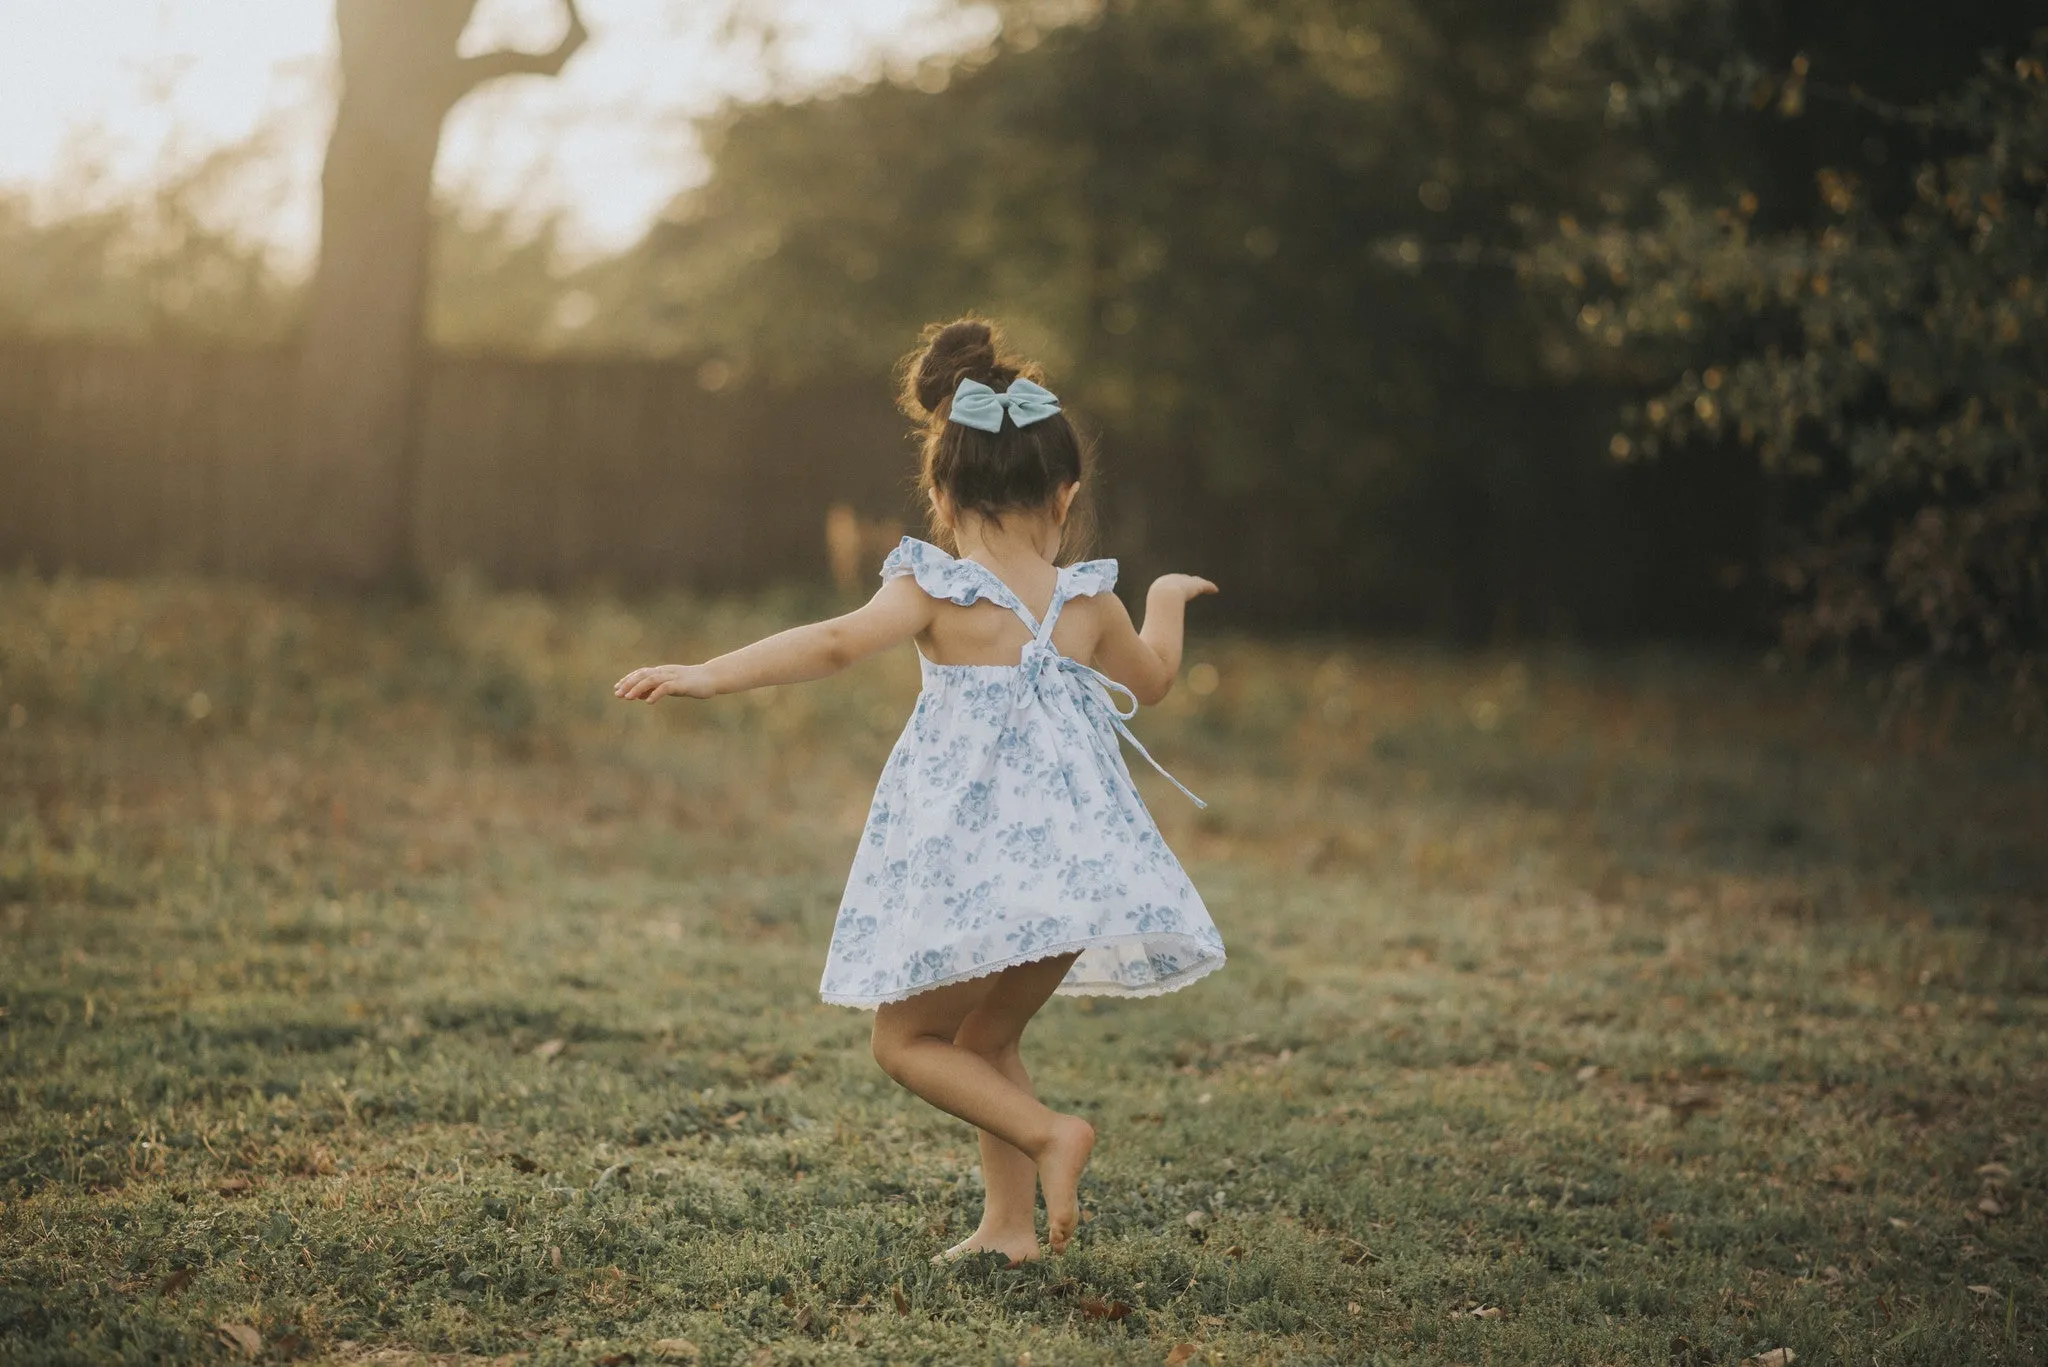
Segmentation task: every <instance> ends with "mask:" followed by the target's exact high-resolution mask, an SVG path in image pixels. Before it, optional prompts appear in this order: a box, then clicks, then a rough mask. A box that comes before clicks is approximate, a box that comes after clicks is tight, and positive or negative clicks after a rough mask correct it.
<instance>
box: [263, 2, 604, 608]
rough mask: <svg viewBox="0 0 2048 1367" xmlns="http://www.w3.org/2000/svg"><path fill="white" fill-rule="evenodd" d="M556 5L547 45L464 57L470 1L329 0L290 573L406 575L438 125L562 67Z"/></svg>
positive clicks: (564, 57)
mask: <svg viewBox="0 0 2048 1367" xmlns="http://www.w3.org/2000/svg"><path fill="white" fill-rule="evenodd" d="M562 6H563V10H564V12H565V14H566V17H567V21H568V28H567V31H566V32H565V33H564V35H563V37H562V40H561V42H560V43H558V44H557V45H556V46H555V47H554V48H553V50H551V51H548V52H540V53H532V52H517V51H499V52H491V53H486V54H483V55H480V56H475V57H463V56H461V55H459V53H458V51H457V44H458V43H459V41H460V40H461V37H462V32H463V30H464V28H466V27H467V26H468V24H469V19H470V15H471V13H472V12H473V11H474V9H475V8H476V0H336V6H335V18H336V24H337V28H338V30H339V34H340V43H341V75H342V93H341V103H340V107H339V109H338V110H337V111H336V114H335V121H334V132H333V134H332V136H331V138H330V140H329V142H328V149H327V163H326V169H325V171H324V173H323V175H322V179H321V218H320V260H319V265H318V267H317V268H316V270H315V272H314V276H313V282H312V286H311V289H310V292H309V295H308V299H307V305H306V321H305V327H304V333H303V337H302V341H301V352H300V361H299V374H298V394H297V408H298V436H297V443H296V450H295V453H294V456H295V460H294V465H293V470H292V476H293V479H294V481H295V490H294V492H295V497H294V499H293V506H292V507H291V509H290V510H289V512H290V515H292V516H293V517H294V518H295V519H296V526H295V529H294V530H295V534H294V535H291V536H288V537H286V538H283V539H282V542H281V544H283V545H286V546H288V547H290V548H291V549H290V552H289V553H290V555H291V556H292V560H293V563H291V564H290V565H288V566H284V567H281V568H284V569H285V570H286V571H287V572H288V573H292V574H295V575H296V576H298V577H301V578H305V579H311V580H316V581H325V582H335V583H343V584H356V585H363V584H374V583H381V582H389V581H391V580H393V579H396V578H400V577H403V576H405V575H407V574H408V573H409V572H410V570H411V565H410V563H409V561H410V540H411V538H410V535H409V526H408V511H407V510H408V508H409V503H410V497H411V493H412V472H411V470H410V468H409V466H410V462H409V449H410V443H409V440H408V437H409V430H410V427H411V421H412V404H413V384H414V378H415V376H416V374H417V372H418V368H419V354H420V347H421V342H422V337H421V333H422V319H423V314H424V310H425V307H426V290H427V282H428V275H429V260H428V257H429V248H430V245H431V241H432V236H433V211H432V206H433V174H434V161H435V157H436V155H437V153H438V151H439V148H440V141H441V128H442V124H443V122H444V121H445V119H446V118H447V115H448V113H449V111H450V110H452V109H453V108H454V107H455V105H456V104H457V103H458V102H459V101H460V100H461V99H462V98H463V97H464V96H465V95H467V94H468V93H469V92H470V91H472V90H474V89H476V88H477V87H478V86H480V85H483V84H485V83H486V82H489V81H493V80H497V79H499V78H501V77H505V76H516V75H542V76H553V75H556V74H558V73H559V72H560V71H561V70H562V68H563V66H564V65H565V64H566V63H567V62H568V60H569V58H570V57H572V56H573V55H574V54H575V52H576V51H577V49H578V48H580V47H581V46H582V45H583V42H584V40H585V37H586V36H587V35H586V31H585V29H584V27H583V20H582V16H581V15H580V14H579V13H578V11H577V7H576V0H562Z"/></svg>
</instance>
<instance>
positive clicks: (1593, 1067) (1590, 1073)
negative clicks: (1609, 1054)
mask: <svg viewBox="0 0 2048 1367" xmlns="http://www.w3.org/2000/svg"><path fill="white" fill-rule="evenodd" d="M1572 1076H1573V1077H1575V1078H1577V1079H1578V1080H1579V1081H1581V1082H1591V1081H1592V1080H1593V1079H1594V1078H1596V1077H1598V1076H1600V1065H1599V1064H1597V1063H1589V1064H1587V1065H1586V1066H1585V1067H1583V1068H1581V1069H1579V1071H1578V1072H1576V1073H1573V1074H1572Z"/></svg>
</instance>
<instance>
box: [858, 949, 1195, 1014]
mask: <svg viewBox="0 0 2048 1367" xmlns="http://www.w3.org/2000/svg"><path fill="white" fill-rule="evenodd" d="M1164 938H1167V937H1165V936H1159V935H1109V936H1104V937H1103V938H1101V939H1099V940H1076V941H1071V942H1069V943H1067V944H1064V945H1059V946H1057V947H1055V948H1053V949H1049V950H1046V951H1045V952H1044V953H1042V954H1022V955H1019V956H1018V957H1016V958H1014V959H1005V960H1003V961H1002V962H1000V963H992V964H976V965H975V966H974V967H973V968H971V969H969V970H968V971H966V972H964V973H955V974H952V975H950V976H949V977H944V978H941V979H939V980H938V981H937V982H929V983H921V984H919V985H918V986H916V987H913V988H909V989H907V990H905V991H902V992H891V993H888V994H887V995H885V996H880V997H863V996H855V995H852V994H849V993H844V992H826V991H824V990H822V989H820V990H819V992H818V999H819V1000H820V1001H822V1002H824V1003H825V1004H826V1005H828V1006H851V1007H858V1008H861V1009H864V1010H868V1011H872V1010H874V1009H875V1008H876V1007H878V1006H890V1005H893V1004H894V1003H896V1002H903V1001H909V1000H910V999H911V998H912V997H919V996H923V995H924V994H925V993H927V992H932V991H936V990H937V989H939V988H941V987H954V986H957V985H959V984H960V983H967V982H973V981H974V980H975V979H976V978H989V977H993V976H995V975H996V974H998V973H1002V972H1006V971H1008V970H1009V969H1012V968H1017V967H1020V966H1022V965H1024V964H1035V963H1040V962H1043V961H1044V960H1046V959H1057V958H1059V957H1060V956H1061V955H1062V954H1072V953H1073V952H1074V951H1076V950H1089V949H1107V948H1109V947H1110V946H1112V945H1121V944H1129V943H1131V942H1132V941H1143V940H1158V939H1164ZM1225 962H1226V956H1225V955H1224V954H1223V953H1222V952H1221V951H1218V952H1216V953H1214V954H1213V955H1212V956H1211V957H1209V958H1205V959H1198V960H1196V961H1195V962H1194V963H1192V964H1190V965H1188V966H1187V967H1186V968H1184V969H1182V970H1181V971H1180V972H1178V973H1176V974H1174V975H1173V976H1172V977H1170V978H1162V979H1160V980H1159V981H1158V982H1153V983H1141V984H1137V985H1133V986H1127V985H1125V984H1123V983H1112V982H1087V983H1075V984H1074V985H1073V986H1071V987H1069V986H1067V985H1066V984H1065V983H1062V984H1061V985H1060V986H1058V987H1056V988H1054V989H1053V995H1054V996H1055V997H1163V996H1165V995H1166V994H1167V993H1169V992H1178V991H1180V990H1181V989H1182V988H1183V987H1186V986H1187V985H1188V984H1189V983H1192V982H1195V981H1196V980H1198V979H1201V978H1206V977H1208V976H1209V975H1210V974H1211V973H1214V972H1215V971H1216V970H1217V969H1219V968H1221V967H1223V965H1224V963H1225Z"/></svg>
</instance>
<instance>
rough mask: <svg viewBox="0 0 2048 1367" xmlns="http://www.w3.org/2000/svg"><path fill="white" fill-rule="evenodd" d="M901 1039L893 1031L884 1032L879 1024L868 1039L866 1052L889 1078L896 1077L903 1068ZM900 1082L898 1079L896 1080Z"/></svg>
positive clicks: (902, 1042) (902, 1041)
mask: <svg viewBox="0 0 2048 1367" xmlns="http://www.w3.org/2000/svg"><path fill="white" fill-rule="evenodd" d="M903 1045H904V1040H903V1037H902V1036H901V1035H900V1034H898V1033H897V1032H896V1031H894V1030H885V1029H883V1028H882V1026H881V1025H880V1023H877V1024H876V1026H875V1030H874V1033H873V1034H871V1035H870V1036H869V1037H868V1051H869V1052H870V1053H872V1054H873V1055H874V1056H875V1062H876V1064H877V1065H879V1066H880V1068H881V1070H882V1071H883V1072H885V1073H887V1074H888V1075H889V1076H890V1077H892V1078H894V1077H897V1074H898V1072H899V1070H900V1069H901V1068H902V1066H903ZM898 1080H899V1081H900V1080H901V1079H900V1078H899V1079H898Z"/></svg>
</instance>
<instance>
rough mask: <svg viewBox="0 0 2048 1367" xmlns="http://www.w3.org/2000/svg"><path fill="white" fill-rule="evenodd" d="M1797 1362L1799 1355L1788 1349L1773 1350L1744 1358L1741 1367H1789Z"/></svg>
mask: <svg viewBox="0 0 2048 1367" xmlns="http://www.w3.org/2000/svg"><path fill="white" fill-rule="evenodd" d="M1798 1360H1799V1354H1797V1353H1795V1352H1793V1351H1792V1350H1791V1349H1790V1348H1773V1349H1771V1350H1770V1351H1769V1352H1766V1353H1758V1354H1757V1355H1756V1356H1755V1357H1753V1358H1744V1359H1743V1360H1742V1367H1791V1364H1792V1363H1794V1362H1797V1361H1798Z"/></svg>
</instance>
